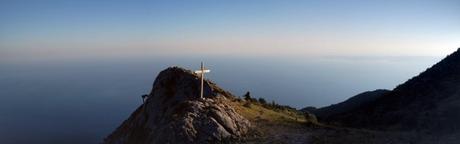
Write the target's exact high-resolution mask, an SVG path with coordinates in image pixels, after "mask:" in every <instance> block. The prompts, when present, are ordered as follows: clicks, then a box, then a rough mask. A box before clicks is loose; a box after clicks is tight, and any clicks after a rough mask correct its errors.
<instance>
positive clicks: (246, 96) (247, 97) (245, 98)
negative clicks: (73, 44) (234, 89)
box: [243, 91, 252, 101]
mask: <svg viewBox="0 0 460 144" xmlns="http://www.w3.org/2000/svg"><path fill="white" fill-rule="evenodd" d="M243 97H244V100H246V101H251V100H252V98H251V93H250V92H249V91H248V92H246V94H244V96H243Z"/></svg>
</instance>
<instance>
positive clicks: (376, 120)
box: [326, 49, 460, 133]
mask: <svg viewBox="0 0 460 144" xmlns="http://www.w3.org/2000/svg"><path fill="white" fill-rule="evenodd" d="M332 113H337V114H334V115H329V116H328V117H327V119H326V121H329V122H338V123H341V124H343V125H346V126H351V127H364V128H373V129H387V130H412V131H413V130H415V131H426V132H435V133H439V132H453V131H458V130H459V128H460V124H459V123H458V122H459V121H460V49H459V50H457V51H456V52H454V53H452V54H450V55H448V56H447V57H446V58H444V59H443V60H442V61H440V62H439V63H437V64H435V65H434V66H432V67H431V68H429V69H427V70H426V71H425V72H422V73H421V74H419V75H418V76H416V77H413V78H411V79H409V80H408V81H407V82H405V83H403V84H401V85H399V86H397V87H396V88H395V89H394V90H392V91H391V92H387V93H385V94H384V95H383V96H381V97H379V98H377V99H376V100H375V101H371V102H369V103H367V104H364V105H361V106H359V107H357V108H354V109H351V110H348V111H346V112H342V111H340V112H332Z"/></svg>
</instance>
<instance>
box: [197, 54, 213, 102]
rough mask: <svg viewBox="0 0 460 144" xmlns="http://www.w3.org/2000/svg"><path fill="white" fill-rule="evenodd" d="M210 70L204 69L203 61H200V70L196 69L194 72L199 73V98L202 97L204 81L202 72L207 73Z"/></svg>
mask: <svg viewBox="0 0 460 144" xmlns="http://www.w3.org/2000/svg"><path fill="white" fill-rule="evenodd" d="M209 72H211V70H208V69H205V68H204V66H203V62H201V68H200V70H196V71H195V74H200V78H201V91H200V98H201V99H203V85H204V84H203V83H204V73H209Z"/></svg>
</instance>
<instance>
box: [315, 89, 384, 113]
mask: <svg viewBox="0 0 460 144" xmlns="http://www.w3.org/2000/svg"><path fill="white" fill-rule="evenodd" d="M388 92H390V91H389V90H383V89H380V90H374V91H367V92H363V93H360V94H358V95H356V96H353V97H351V98H349V99H347V100H345V101H343V102H341V103H338V104H333V105H330V106H327V107H323V108H319V109H316V110H312V111H311V112H312V113H313V114H315V115H316V116H317V117H318V119H320V120H322V119H328V118H329V117H330V116H334V115H339V114H342V113H345V112H348V111H350V110H354V109H356V108H358V107H361V106H364V105H366V104H368V103H370V102H372V101H375V100H376V99H378V98H380V97H381V96H383V95H385V94H387V93H388Z"/></svg>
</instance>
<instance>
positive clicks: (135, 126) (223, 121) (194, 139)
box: [103, 67, 251, 144]
mask: <svg viewBox="0 0 460 144" xmlns="http://www.w3.org/2000/svg"><path fill="white" fill-rule="evenodd" d="M200 84H201V83H200V79H199V77H198V76H197V75H195V74H193V73H192V72H191V71H188V70H185V69H182V68H179V67H171V68H167V69H166V70H163V71H162V72H160V74H159V75H158V76H157V78H156V80H155V82H154V84H153V88H152V90H151V92H150V94H148V95H147V97H146V100H145V102H144V104H142V105H141V106H140V107H139V108H137V109H136V110H135V111H134V112H133V113H132V114H131V116H130V117H129V118H128V119H127V120H125V121H124V122H123V123H122V124H121V125H120V126H119V127H118V128H117V129H116V130H115V131H114V132H113V133H111V134H110V135H109V136H108V137H106V138H105V139H104V142H103V143H106V144H119V143H136V144H144V143H214V142H225V141H236V140H238V139H239V138H241V137H243V136H244V135H245V134H246V133H247V132H248V130H249V129H250V126H251V124H250V122H249V120H247V119H246V118H244V117H243V116H241V115H240V114H238V113H237V112H236V111H235V109H234V108H232V106H230V105H229V104H228V103H227V102H228V101H229V99H231V98H232V97H233V96H232V95H231V94H230V93H228V92H226V91H224V90H222V89H221V88H219V87H217V86H216V85H215V84H213V83H212V82H210V81H208V80H205V81H204V91H203V96H204V99H201V98H200Z"/></svg>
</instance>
